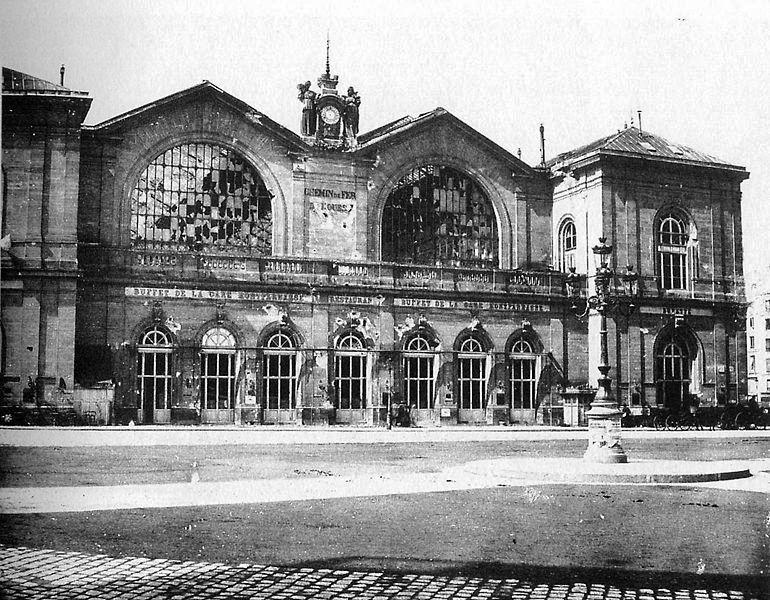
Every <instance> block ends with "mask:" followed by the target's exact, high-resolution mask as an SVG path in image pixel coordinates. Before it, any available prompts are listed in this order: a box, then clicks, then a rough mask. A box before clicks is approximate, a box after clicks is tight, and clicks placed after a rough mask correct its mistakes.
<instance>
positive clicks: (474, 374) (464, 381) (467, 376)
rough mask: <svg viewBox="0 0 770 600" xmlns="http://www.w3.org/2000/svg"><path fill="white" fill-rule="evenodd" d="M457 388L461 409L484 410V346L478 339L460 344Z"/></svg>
mask: <svg viewBox="0 0 770 600" xmlns="http://www.w3.org/2000/svg"><path fill="white" fill-rule="evenodd" d="M457 361H458V365H457V367H458V372H457V386H458V391H459V394H460V408H461V409H468V410H472V409H482V408H484V399H485V398H486V391H487V377H486V363H487V357H486V354H485V353H484V346H483V345H482V343H481V342H480V341H479V340H477V339H476V338H472V337H471V338H468V339H466V340H464V341H463V343H462V344H460V351H459V354H458V356H457Z"/></svg>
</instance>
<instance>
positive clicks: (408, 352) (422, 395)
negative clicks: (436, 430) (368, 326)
mask: <svg viewBox="0 0 770 600" xmlns="http://www.w3.org/2000/svg"><path fill="white" fill-rule="evenodd" d="M432 350H433V348H432V347H431V344H430V341H429V340H428V339H427V338H425V337H424V336H422V335H416V336H415V337H413V338H412V339H410V340H409V341H408V342H407V343H406V345H405V346H404V358H403V361H404V398H405V400H406V404H407V406H410V407H411V406H413V405H414V406H415V407H416V408H417V409H418V410H429V409H432V408H433V389H434V387H433V385H434V378H435V376H434V372H433V365H434V360H435V359H434V355H433V352H432Z"/></svg>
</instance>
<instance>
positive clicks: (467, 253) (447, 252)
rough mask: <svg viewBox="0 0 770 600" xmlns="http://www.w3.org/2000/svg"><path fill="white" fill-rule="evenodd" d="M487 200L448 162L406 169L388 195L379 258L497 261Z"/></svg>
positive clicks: (468, 263)
mask: <svg viewBox="0 0 770 600" xmlns="http://www.w3.org/2000/svg"><path fill="white" fill-rule="evenodd" d="M497 235H498V233H497V221H496V219H495V214H494V210H493V209H492V203H491V202H490V201H489V199H488V198H487V197H486V195H485V194H484V192H483V191H482V190H481V188H480V187H479V186H478V184H476V183H475V182H474V181H473V180H471V179H470V178H469V177H468V176H466V175H464V174H463V173H460V172H459V171H457V170H455V169H452V168H450V167H446V166H442V165H426V166H422V167H419V168H416V169H412V170H411V171H409V173H407V174H406V175H405V176H404V177H402V178H401V179H400V180H399V181H398V183H396V185H395V187H394V188H393V190H392V191H391V192H390V195H389V196H388V200H387V202H386V204H385V210H384V212H383V216H382V259H383V260H385V261H392V262H407V263H417V264H422V265H444V266H457V267H460V266H463V267H474V268H489V267H497V266H498V249H497V246H498V241H497Z"/></svg>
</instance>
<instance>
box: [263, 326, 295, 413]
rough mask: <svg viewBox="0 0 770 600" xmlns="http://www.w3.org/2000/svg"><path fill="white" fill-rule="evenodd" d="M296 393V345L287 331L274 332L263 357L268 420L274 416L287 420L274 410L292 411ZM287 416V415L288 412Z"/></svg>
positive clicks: (264, 398) (264, 397)
mask: <svg viewBox="0 0 770 600" xmlns="http://www.w3.org/2000/svg"><path fill="white" fill-rule="evenodd" d="M296 393H297V346H296V344H295V342H294V340H293V339H292V338H291V336H290V335H288V334H287V333H286V332H284V331H278V332H276V333H274V334H273V335H271V336H270V337H269V338H268V340H267V341H266V342H265V347H264V354H263V357H262V398H263V401H264V403H265V410H266V411H267V414H266V415H265V416H266V420H268V421H271V420H273V419H272V418H267V417H273V416H274V417H275V420H276V421H278V422H281V421H284V420H287V419H285V418H280V415H278V414H275V415H273V414H271V413H272V412H275V411H279V412H287V413H288V412H290V411H293V410H294V409H295V408H296ZM285 416H287V417H288V415H285Z"/></svg>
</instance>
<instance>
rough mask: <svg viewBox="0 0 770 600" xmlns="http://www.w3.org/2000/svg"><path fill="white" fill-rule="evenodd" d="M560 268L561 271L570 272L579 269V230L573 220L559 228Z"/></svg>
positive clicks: (566, 221) (566, 220)
mask: <svg viewBox="0 0 770 600" xmlns="http://www.w3.org/2000/svg"><path fill="white" fill-rule="evenodd" d="M558 240H559V247H558V267H559V271H562V272H564V273H566V272H568V271H569V270H570V268H572V267H577V263H576V255H577V230H576V229H575V222H574V221H573V220H572V219H565V220H564V222H563V223H562V224H561V227H559V237H558Z"/></svg>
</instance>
